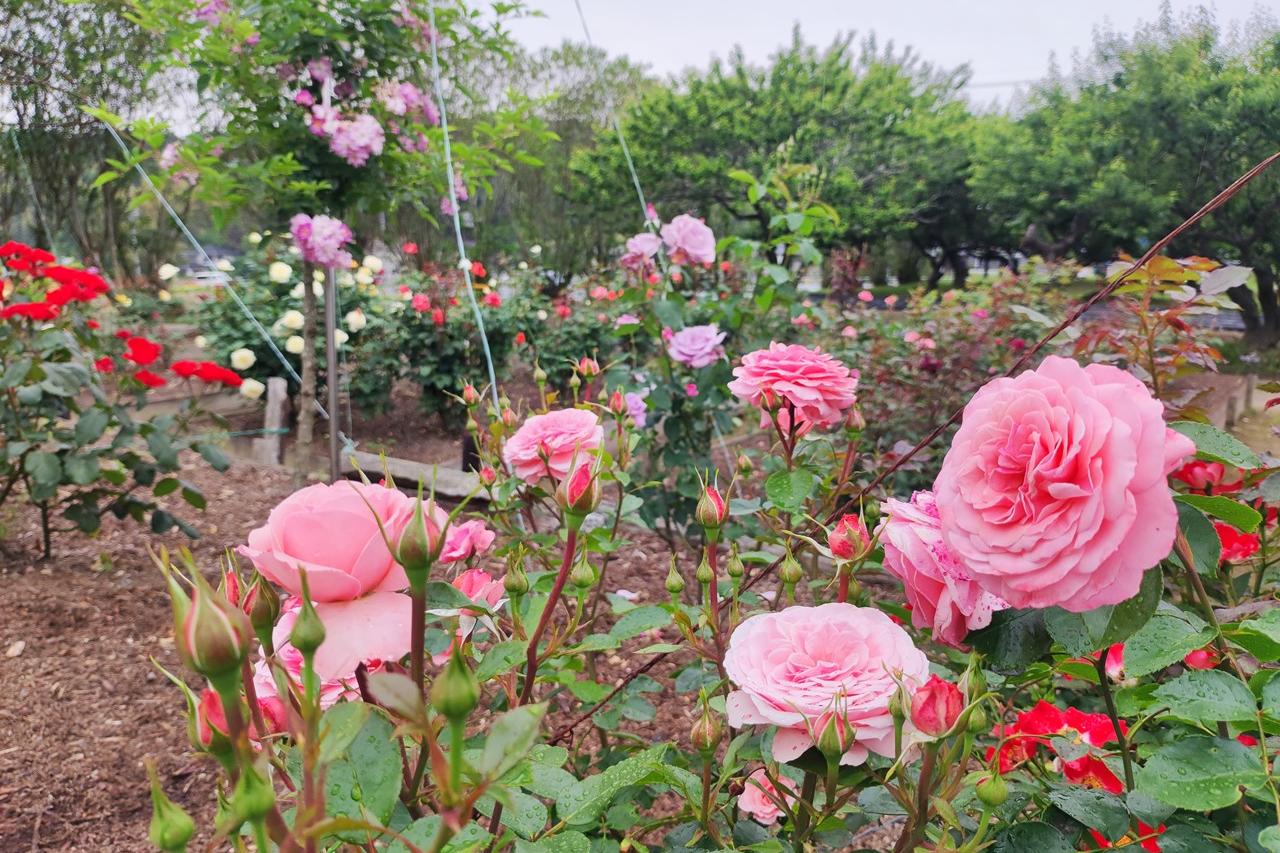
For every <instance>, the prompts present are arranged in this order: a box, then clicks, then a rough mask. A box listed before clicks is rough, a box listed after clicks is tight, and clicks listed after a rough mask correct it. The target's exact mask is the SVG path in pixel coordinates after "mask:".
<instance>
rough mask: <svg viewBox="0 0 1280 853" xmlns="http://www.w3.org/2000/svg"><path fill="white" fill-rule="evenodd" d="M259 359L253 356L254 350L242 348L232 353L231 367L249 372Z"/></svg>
mask: <svg viewBox="0 0 1280 853" xmlns="http://www.w3.org/2000/svg"><path fill="white" fill-rule="evenodd" d="M257 360H258V357H257V356H256V355H254V354H253V350H251V349H246V348H245V347H240V349H235V350H232V351H231V366H232V367H234V368H235V369H236V370H248V369H249V368H250V367H253V365H254V363H255V362H256V361H257Z"/></svg>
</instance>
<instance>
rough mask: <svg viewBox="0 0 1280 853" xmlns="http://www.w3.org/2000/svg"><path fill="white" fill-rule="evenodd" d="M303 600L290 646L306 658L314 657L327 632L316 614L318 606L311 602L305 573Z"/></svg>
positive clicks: (290, 638) (290, 632)
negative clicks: (308, 656)
mask: <svg viewBox="0 0 1280 853" xmlns="http://www.w3.org/2000/svg"><path fill="white" fill-rule="evenodd" d="M301 598H302V607H301V608H300V609H299V610H298V618H297V619H296V620H294V623H293V629H292V630H291V631H289V644H290V645H291V646H293V647H294V648H295V649H297V650H298V651H300V652H302V654H303V655H304V656H306V655H313V654H315V652H316V649H318V648H320V644H321V643H323V642H324V635H325V630H324V623H323V622H321V621H320V614H319V613H316V606H315V604H313V603H312V601H311V595H310V591H309V590H308V588H307V582H306V574H305V573H303V581H302V595H301Z"/></svg>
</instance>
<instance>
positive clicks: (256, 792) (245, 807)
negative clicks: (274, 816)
mask: <svg viewBox="0 0 1280 853" xmlns="http://www.w3.org/2000/svg"><path fill="white" fill-rule="evenodd" d="M275 804H276V792H275V790H274V789H273V788H272V787H271V783H270V782H268V781H267V780H266V778H264V777H263V775H262V774H261V773H260V772H258V768H257V767H255V766H253V765H249V766H248V767H246V768H244V769H243V771H242V772H241V773H240V778H239V779H237V780H236V787H235V790H234V791H232V792H231V814H233V815H235V817H236V818H237V819H239V820H242V821H244V822H246V823H257V822H258V821H260V820H262V819H263V818H265V817H266V816H267V815H268V814H269V813H270V812H271V807H272V806H274V805H275Z"/></svg>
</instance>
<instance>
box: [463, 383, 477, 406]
mask: <svg viewBox="0 0 1280 853" xmlns="http://www.w3.org/2000/svg"><path fill="white" fill-rule="evenodd" d="M462 402H463V403H465V404H466V406H467V408H471V407H472V406H474V405H476V404H477V403H479V402H480V392H479V391H477V390H476V386H474V385H472V384H471V383H470V382H468V383H467V384H466V385H463V386H462Z"/></svg>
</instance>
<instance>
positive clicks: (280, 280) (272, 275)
mask: <svg viewBox="0 0 1280 853" xmlns="http://www.w3.org/2000/svg"><path fill="white" fill-rule="evenodd" d="M267 278H269V279H271V280H272V281H274V282H275V283H276V284H284V283H285V282H286V281H288V280H289V279H291V278H293V267H291V266H289V265H288V264H286V263H285V262H284V261H274V262H272V264H271V266H269V267H267Z"/></svg>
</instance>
